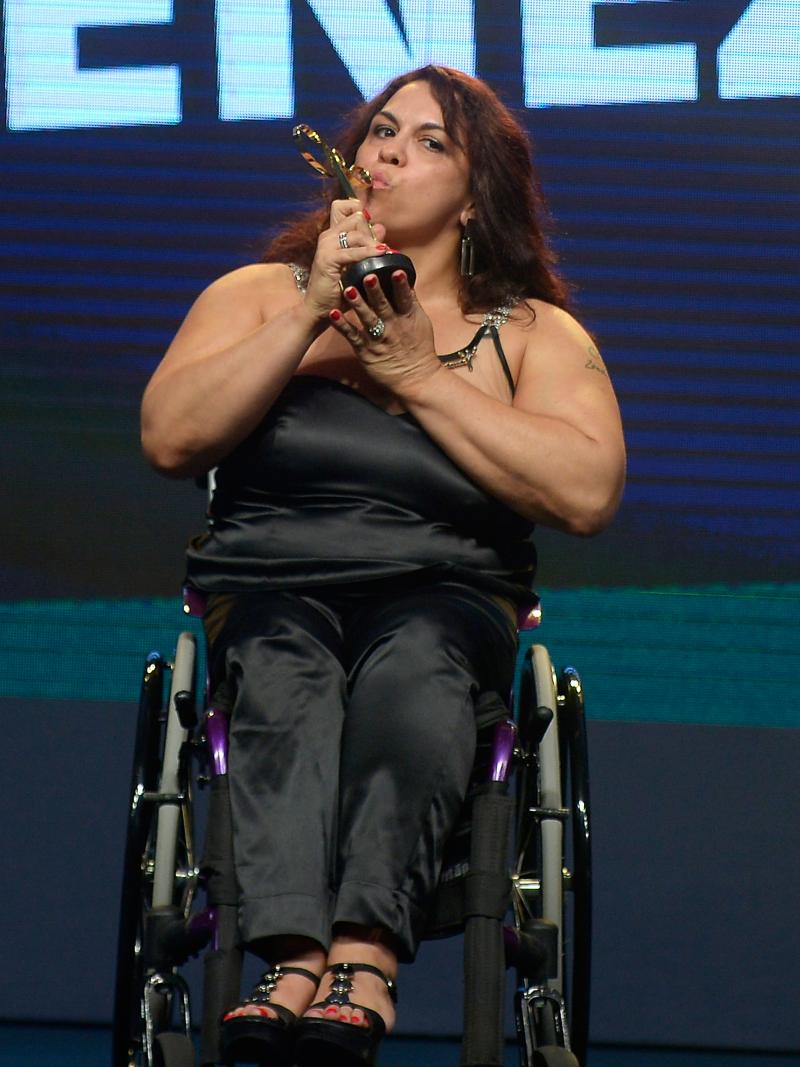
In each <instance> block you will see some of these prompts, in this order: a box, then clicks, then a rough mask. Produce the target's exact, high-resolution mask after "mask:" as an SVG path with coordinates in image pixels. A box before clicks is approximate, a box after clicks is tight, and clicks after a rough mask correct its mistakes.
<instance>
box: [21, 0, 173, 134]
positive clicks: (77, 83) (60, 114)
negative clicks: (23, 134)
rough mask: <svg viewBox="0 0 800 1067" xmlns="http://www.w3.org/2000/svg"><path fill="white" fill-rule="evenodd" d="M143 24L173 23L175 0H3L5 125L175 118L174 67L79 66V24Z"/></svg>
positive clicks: (27, 127) (35, 127)
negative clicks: (84, 67)
mask: <svg viewBox="0 0 800 1067" xmlns="http://www.w3.org/2000/svg"><path fill="white" fill-rule="evenodd" d="M142 22H144V23H159V22H164V23H170V22H172V0H127V2H122V0H5V38H6V41H5V47H6V84H7V101H8V127H9V129H11V130H42V129H48V128H53V129H56V128H60V129H63V128H66V127H74V126H138V125H140V124H149V123H175V122H180V121H181V80H180V70H179V69H178V67H177V66H174V65H173V66H166V67H157V66H153V67H115V68H110V69H108V70H80V69H79V67H78V28H79V27H80V26H111V25H123V26H124V25H126V24H128V23H142ZM131 32H132V33H135V32H136V31H135V29H132V30H131Z"/></svg>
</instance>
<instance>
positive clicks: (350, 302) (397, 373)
mask: <svg viewBox="0 0 800 1067" xmlns="http://www.w3.org/2000/svg"><path fill="white" fill-rule="evenodd" d="M364 288H365V290H366V293H367V299H366V301H365V300H363V299H362V298H361V296H360V295H359V292H358V290H357V289H355V288H353V287H350V288H348V289H345V291H344V296H345V301H346V303H347V306H348V307H350V308H351V309H352V310H353V311H354V312H355V313H356V315H357V317H358V319H359V322H360V325H361V327H362V328H359V326H356V325H355V324H354V323H353V322H350V321H349V320H348V319H347V318H345V316H344V315H343V314H342V312H341V311H340V310H339V309H338V308H334V309H332V310H331V311H330V312H329V315H328V318H329V320H330V322H331V325H332V326H333V327H334V328H335V329H336V330H338V332H339V333H340V334H341V335H342V336H343V337H344V338H345V339H346V340H347V341H349V342H350V345H351V346H352V348H353V351H354V352H355V354H356V356H357V357H358V359H359V360H360V362H361V363H362V365H363V366H364V368H365V370H366V371H367V372H368V374H369V375H370V377H371V378H372V379H373V380H374V381H375V382H377V383H378V384H379V385H381V386H383V388H384V389H388V390H389V391H390V392H391V393H393V394H394V395H395V396H396V397H397V398H398V399H400V400H403V399H406V398H409V397H411V396H413V395H414V394H415V393H416V392H417V391H418V390H419V388H420V386H421V385H423V384H424V383H425V382H427V381H428V380H429V379H430V378H431V377H432V376H433V375H435V374H437V373H439V372H440V371H441V370H442V365H441V363H439V360H438V359H437V357H436V350H435V347H434V340H433V327H432V326H431V322H430V319H429V318H428V316H427V315H426V314H425V312H424V311H423V310H422V308H421V307H420V306H419V303H418V302H417V298H416V295H415V293H414V290H413V289H412V288H411V286H410V285H409V284H408V277H407V275H406V273H405V271H402V270H397V271H395V272H394V274H393V275H392V288H393V298H394V305H395V306H394V308H393V307H392V305H391V304H390V303H389V301H388V299H387V298H386V296H385V294H384V292H383V289H382V288H381V286H380V284H379V282H378V278H377V276H376V275H375V274H368V275H367V276H366V278H365V279H364Z"/></svg>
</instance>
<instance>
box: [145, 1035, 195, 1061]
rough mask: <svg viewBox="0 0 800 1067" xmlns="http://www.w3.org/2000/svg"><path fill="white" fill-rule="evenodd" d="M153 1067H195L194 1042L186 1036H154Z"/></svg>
mask: <svg viewBox="0 0 800 1067" xmlns="http://www.w3.org/2000/svg"><path fill="white" fill-rule="evenodd" d="M153 1059H154V1067H196V1065H197V1057H196V1056H195V1052H194V1042H193V1041H192V1039H191V1038H190V1037H187V1036H186V1034H174V1033H169V1032H167V1033H163V1034H156V1037H155V1040H154V1041H153Z"/></svg>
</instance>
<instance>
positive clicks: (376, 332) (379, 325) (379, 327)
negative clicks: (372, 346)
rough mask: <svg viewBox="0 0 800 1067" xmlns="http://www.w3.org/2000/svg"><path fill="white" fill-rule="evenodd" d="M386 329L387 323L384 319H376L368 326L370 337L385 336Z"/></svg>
mask: <svg viewBox="0 0 800 1067" xmlns="http://www.w3.org/2000/svg"><path fill="white" fill-rule="evenodd" d="M385 329H386V323H385V322H384V321H383V319H376V320H375V321H374V322H373V324H372V325H371V326H367V333H368V334H369V335H370V337H375V338H376V339H377V338H378V337H383V331H384V330H385Z"/></svg>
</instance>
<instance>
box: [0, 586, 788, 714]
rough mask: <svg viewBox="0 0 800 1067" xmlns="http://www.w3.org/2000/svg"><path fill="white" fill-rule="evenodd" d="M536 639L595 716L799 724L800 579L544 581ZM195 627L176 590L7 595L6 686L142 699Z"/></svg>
mask: <svg viewBox="0 0 800 1067" xmlns="http://www.w3.org/2000/svg"><path fill="white" fill-rule="evenodd" d="M542 601H543V604H544V623H543V625H542V627H541V629H540V630H538V631H536V634H535V640H537V641H541V643H542V644H545V645H547V647H548V648H549V650H550V653H551V656H552V658H553V660H554V662H555V663H556V665H557V666H563V665H564V664H565V663H567V662H569V663H572V664H574V665H575V666H576V667H577V668H578V670H579V671H580V673H581V676H582V677H583V680H584V686H585V689H586V694H587V713H588V715H589V718H591V719H599V720H618V721H619V720H623V721H635V720H638V721H645V722H686V723H716V724H728V725H757V726H758V725H760V726H800V708H798V701H797V699H796V693H795V687H794V683H793V676H794V675H796V674H798V673H800V671H799V670H798V668H800V653H799V652H798V649H800V611H798V608H800V583H796V584H790V585H747V586H714V587H702V588H699V587H698V588H694V587H693V588H685V587H680V588H678V587H676V588H654V589H628V588H626V589H561V590H558V589H553V590H544V591H542ZM181 629H193V630H195V631H196V632H199V624H198V623H197V621H196V620H190V619H187V618H186V616H185V615H183V613H182V611H181V607H180V604H179V602H178V601H177V600H175V599H172V598H170V599H157V600H125V601H99V600H92V601H84V600H52V601H20V602H6V603H0V696H2V697H26V698H33V699H69V700H76V699H77V700H80V699H84V700H109V701H124V700H131V701H133V700H136V698H137V692H138V685H139V677H140V673H141V667H142V661H143V658H144V656H145V655H146V654H147V652H149V651H150V650H151V649H153V648H158V649H160V650H161V651H162V652H164V653H165V654H166V655H170V654H171V652H172V649H173V647H174V643H175V637H176V634H177V633H178V631H179V630H181Z"/></svg>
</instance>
